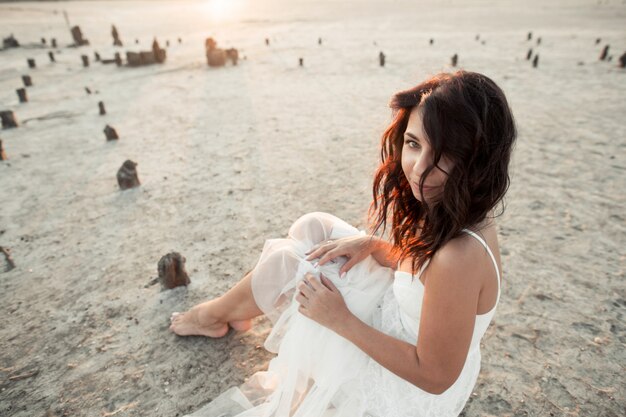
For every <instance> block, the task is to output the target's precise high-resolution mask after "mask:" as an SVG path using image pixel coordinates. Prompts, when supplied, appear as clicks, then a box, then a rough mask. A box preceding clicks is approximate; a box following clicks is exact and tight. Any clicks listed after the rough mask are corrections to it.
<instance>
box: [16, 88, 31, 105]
mask: <svg viewBox="0 0 626 417" xmlns="http://www.w3.org/2000/svg"><path fill="white" fill-rule="evenodd" d="M15 91H16V92H17V96H18V97H19V99H20V103H28V96H27V95H26V89H25V88H18V89H17V90H15Z"/></svg>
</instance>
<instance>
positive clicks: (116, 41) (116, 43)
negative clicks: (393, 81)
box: [111, 25, 122, 46]
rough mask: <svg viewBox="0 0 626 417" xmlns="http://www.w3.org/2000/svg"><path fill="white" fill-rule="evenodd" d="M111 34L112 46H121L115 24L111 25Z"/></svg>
mask: <svg viewBox="0 0 626 417" xmlns="http://www.w3.org/2000/svg"><path fill="white" fill-rule="evenodd" d="M111 36H113V46H122V41H121V40H120V34H119V33H118V32H117V28H116V27H115V25H111Z"/></svg>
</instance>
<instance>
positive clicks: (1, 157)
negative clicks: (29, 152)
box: [0, 139, 9, 161]
mask: <svg viewBox="0 0 626 417" xmlns="http://www.w3.org/2000/svg"><path fill="white" fill-rule="evenodd" d="M7 159H9V158H7V154H6V152H4V147H3V146H2V139H0V161H6V160H7Z"/></svg>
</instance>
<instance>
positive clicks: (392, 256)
mask: <svg viewBox="0 0 626 417" xmlns="http://www.w3.org/2000/svg"><path fill="white" fill-rule="evenodd" d="M370 250H371V253H370V254H371V255H372V256H373V257H374V259H376V261H377V262H378V263H379V264H381V265H382V266H386V267H387V268H393V269H396V268H397V267H398V260H399V258H400V254H399V251H398V250H397V249H396V248H395V247H394V246H393V245H392V244H391V243H390V242H387V241H386V240H384V239H381V238H379V237H377V236H371V237H370Z"/></svg>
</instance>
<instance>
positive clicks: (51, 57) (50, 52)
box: [48, 51, 56, 62]
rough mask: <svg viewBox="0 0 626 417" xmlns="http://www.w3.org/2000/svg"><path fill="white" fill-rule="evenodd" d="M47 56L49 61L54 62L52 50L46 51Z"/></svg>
mask: <svg viewBox="0 0 626 417" xmlns="http://www.w3.org/2000/svg"><path fill="white" fill-rule="evenodd" d="M48 58H50V62H56V59H54V52H52V51H48Z"/></svg>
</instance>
